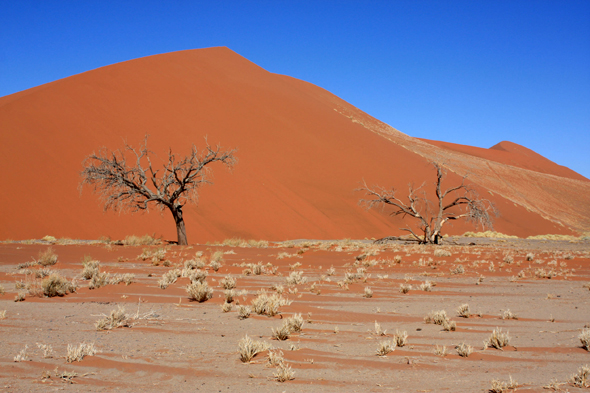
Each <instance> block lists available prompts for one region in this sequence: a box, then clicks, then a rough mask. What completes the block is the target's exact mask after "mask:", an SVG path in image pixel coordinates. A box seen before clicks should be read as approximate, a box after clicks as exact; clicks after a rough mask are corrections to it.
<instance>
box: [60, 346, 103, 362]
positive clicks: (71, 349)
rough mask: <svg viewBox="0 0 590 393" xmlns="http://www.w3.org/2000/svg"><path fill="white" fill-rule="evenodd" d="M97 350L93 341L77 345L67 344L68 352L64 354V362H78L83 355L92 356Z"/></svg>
mask: <svg viewBox="0 0 590 393" xmlns="http://www.w3.org/2000/svg"><path fill="white" fill-rule="evenodd" d="M97 352H98V350H97V349H96V348H95V347H94V343H90V344H86V343H81V344H80V345H78V346H77V347H76V346H75V345H72V344H68V353H67V355H66V362H68V363H72V362H80V361H82V359H84V357H85V356H94V355H95V354H96V353H97Z"/></svg>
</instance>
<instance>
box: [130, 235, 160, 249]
mask: <svg viewBox="0 0 590 393" xmlns="http://www.w3.org/2000/svg"><path fill="white" fill-rule="evenodd" d="M156 244H160V240H159V239H156V238H155V237H154V236H150V235H143V236H136V235H130V236H126V237H125V240H123V245H125V246H153V245H156Z"/></svg>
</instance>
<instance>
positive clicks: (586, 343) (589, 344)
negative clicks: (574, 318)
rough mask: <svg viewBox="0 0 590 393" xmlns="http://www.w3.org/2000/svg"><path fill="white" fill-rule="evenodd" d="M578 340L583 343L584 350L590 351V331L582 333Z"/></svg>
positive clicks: (586, 330) (585, 330)
mask: <svg viewBox="0 0 590 393" xmlns="http://www.w3.org/2000/svg"><path fill="white" fill-rule="evenodd" d="M578 338H579V339H580V342H581V343H582V348H584V349H585V350H586V351H590V329H584V330H582V333H580V335H579V336H578Z"/></svg>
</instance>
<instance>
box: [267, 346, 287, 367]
mask: <svg viewBox="0 0 590 393" xmlns="http://www.w3.org/2000/svg"><path fill="white" fill-rule="evenodd" d="M283 356H284V353H283V351H280V350H276V351H268V365H269V366H271V367H275V366H278V365H279V364H282V363H284V362H285V359H284V358H283Z"/></svg>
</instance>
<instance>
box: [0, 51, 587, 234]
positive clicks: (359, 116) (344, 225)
mask: <svg viewBox="0 0 590 393" xmlns="http://www.w3.org/2000/svg"><path fill="white" fill-rule="evenodd" d="M0 124H1V128H0V168H1V169H2V170H1V171H0V182H1V183H0V184H2V185H3V189H2V192H1V193H0V222H2V225H1V226H0V239H7V238H11V239H22V238H38V237H41V236H44V235H47V234H51V235H53V236H57V237H71V238H98V237H99V236H112V237H114V238H121V237H124V236H125V235H128V234H143V233H155V234H157V235H162V236H164V237H165V238H167V239H175V228H174V223H173V220H172V218H171V216H170V213H169V212H163V213H160V212H159V211H157V210H152V211H151V212H150V213H149V214H135V215H131V214H117V213H111V212H108V213H104V212H103V210H102V206H101V205H100V203H99V200H98V197H97V196H96V195H94V194H92V193H91V191H90V189H87V188H85V189H83V190H82V193H80V191H79V188H78V185H79V181H80V177H79V173H80V171H81V169H82V161H83V159H84V157H86V156H87V155H88V154H90V153H92V152H93V151H96V150H98V149H99V148H100V147H101V146H106V147H108V148H110V149H116V148H119V147H121V146H122V144H123V141H124V140H126V141H127V142H128V143H129V144H131V145H138V144H139V142H140V141H141V140H142V138H143V136H144V135H145V134H149V135H150V138H149V147H150V148H151V150H153V151H154V152H156V153H157V154H159V156H160V157H164V156H165V153H166V151H167V150H168V148H171V149H172V150H173V151H175V152H179V153H185V152H188V150H189V148H190V146H191V144H193V143H194V144H196V145H197V146H204V143H205V141H204V137H205V136H208V141H209V142H210V143H211V144H217V143H219V144H221V145H222V146H224V147H236V148H238V149H239V150H238V152H237V156H238V158H239V163H238V164H237V166H236V167H235V170H234V171H233V173H228V172H227V171H226V170H225V169H223V168H222V167H213V173H214V177H213V181H214V183H215V184H214V185H212V186H206V187H204V188H203V189H202V191H201V198H200V200H199V204H198V205H188V206H187V207H186V208H185V218H186V224H187V233H188V237H189V242H204V241H210V240H221V239H224V238H228V237H243V238H264V239H269V240H281V239H289V238H321V239H329V238H344V237H350V238H364V237H382V236H387V235H392V234H401V233H402V232H400V231H399V227H400V226H402V225H403V224H402V222H401V220H400V219H395V220H393V219H391V217H389V216H388V215H387V211H384V212H382V211H366V210H364V209H363V208H362V207H361V206H359V205H358V200H359V198H361V197H362V193H359V192H356V191H355V189H356V188H358V187H359V186H360V182H361V181H362V180H363V179H364V180H366V181H367V183H368V184H371V185H372V184H380V185H384V186H394V187H396V188H399V190H400V191H399V192H400V193H402V195H405V193H406V190H407V185H408V183H410V182H413V183H415V184H421V183H422V182H424V181H427V182H429V183H431V182H432V181H433V180H434V172H433V170H432V168H431V167H430V166H429V162H430V161H431V160H432V159H433V158H436V155H437V154H440V155H441V156H447V155H449V154H448V152H450V150H448V148H447V147H445V146H437V145H436V144H430V143H426V142H423V141H420V140H418V139H415V138H411V137H409V136H407V135H405V134H403V133H401V132H399V131H396V130H394V129H392V128H391V127H388V126H386V125H384V124H383V123H380V122H379V121H378V120H376V119H373V118H372V117H370V116H368V115H367V114H365V113H363V112H361V111H359V110H358V109H356V108H354V107H352V106H351V105H350V104H348V103H346V102H344V101H343V100H341V99H339V98H338V97H335V96H334V95H332V94H331V93H329V92H327V91H325V90H323V89H321V88H319V87H317V86H314V85H312V84H309V83H306V82H303V81H300V80H297V79H294V78H290V77H287V76H283V75H277V74H273V73H270V72H268V71H266V70H264V69H262V68H260V67H258V66H257V65H255V64H253V63H252V62H250V61H248V60H246V59H245V58H243V57H241V56H240V55H238V54H236V53H235V52H233V51H231V50H229V49H227V48H209V49H199V50H189V51H182V52H174V53H168V54H163V55H156V56H150V57H146V58H141V59H136V60H132V61H127V62H124V63H119V64H114V65H111V66H107V67H102V68H99V69H96V70H92V71H89V72H85V73H82V74H79V75H74V76H71V77H68V78H65V79H62V80H58V81H55V82H52V83H49V84H46V85H42V86H38V87H36V88H33V89H29V90H26V91H22V92H19V93H16V94H12V95H10V96H6V97H1V98H0ZM504 144H506V143H505V142H503V144H501V147H502V146H504ZM504 149H505V150H506V148H504ZM495 150H498V149H495ZM496 153H504V152H503V151H499V150H498V151H497V152H496ZM461 154H462V155H465V154H464V153H461ZM510 154H520V153H518V152H516V153H510ZM465 156H467V155H465ZM461 157H462V156H461ZM469 157H470V159H473V160H476V161H477V165H475V168H476V169H477V168H480V169H481V168H483V169H481V170H477V171H475V172H473V174H472V175H471V177H470V179H471V180H472V181H473V182H474V183H476V185H477V187H478V188H479V192H480V194H482V195H485V197H487V198H490V199H492V200H493V201H494V202H495V203H496V205H497V207H498V209H499V210H500V212H501V216H500V217H499V218H498V219H497V221H496V229H497V230H499V231H502V232H505V233H511V234H516V235H519V236H526V235H532V234H539V233H570V232H571V230H572V229H574V230H580V229H585V228H588V227H590V224H589V223H588V216H589V214H588V211H587V209H588V206H590V203H589V200H588V196H587V195H589V192H590V190H589V188H590V182H588V181H587V180H585V179H583V178H581V176H579V175H577V174H575V173H574V172H572V171H569V170H567V168H562V167H559V166H557V165H555V164H553V166H551V165H549V164H547V165H548V167H551V168H553V169H551V170H540V169H539V168H536V170H537V171H531V170H530V169H533V170H535V168H529V167H527V166H525V165H516V164H515V163H513V162H508V163H506V162H504V161H502V162H501V163H498V162H497V160H494V159H493V157H482V156H477V155H473V154H472V155H469ZM541 158H542V157H541ZM461 160H463V158H461ZM461 160H455V161H461ZM455 161H453V160H445V162H447V163H448V165H447V166H448V167H449V168H450V170H451V171H450V172H449V175H448V179H447V181H448V184H454V183H456V182H458V181H460V176H462V175H463V174H464V173H463V172H462V169H461V166H460V165H455V164H456V163H455ZM490 163H496V164H497V165H502V168H504V169H502V170H503V171H505V172H506V173H504V172H502V173H503V174H502V175H501V176H500V177H498V175H497V173H499V172H497V171H496V172H494V173H495V174H494V175H493V179H492V180H493V181H492V180H489V179H488V177H489V176H488V175H489V174H486V173H485V172H486V170H488V169H489V170H491V169H490V168H492V167H491V166H490ZM508 164H509V165H508ZM551 164H552V163H551ZM511 165H516V166H511ZM543 165H545V164H543ZM517 167H520V168H517ZM485 168H488V169H485ZM506 168H507V169H506ZM511 168H516V169H515V170H517V172H514V171H513V172H510V170H511ZM522 168H524V169H522ZM543 168H545V167H543ZM559 168H562V169H561V170H562V172H556V171H558V170H559ZM518 171H526V172H523V173H526V174H527V176H541V177H540V178H539V179H541V180H539V179H537V181H540V183H538V187H539V188H542V189H543V190H542V192H541V193H540V194H538V195H537V193H538V192H537V190H530V193H529V194H527V195H522V190H518V191H517V192H516V194H518V195H517V196H516V197H515V196H514V195H511V194H510V187H506V186H505V182H504V183H502V182H503V181H504V180H503V179H509V178H510V176H521V173H520V172H518ZM453 172H457V173H458V174H459V176H458V175H456V174H455V173H453ZM500 172H501V171H500ZM530 173H533V175H530ZM515 174H516V175H515ZM576 176H577V177H576ZM494 179H495V180H494ZM498 179H500V180H498ZM547 179H548V180H547ZM510 181H512V180H510ZM544 181H547V184H548V186H547V187H545V186H544V184H545V183H543V182H544ZM568 182H569V183H568ZM572 182H573V183H572ZM500 183H501V184H500ZM561 184H563V187H561ZM572 184H573V187H574V189H575V190H574V194H575V193H578V194H579V198H581V199H580V201H581V202H583V203H585V206H583V207H579V206H578V207H569V210H568V208H567V206H565V205H566V204H567V201H563V199H564V198H563V195H562V193H566V189H568V187H569V188H571V187H572ZM560 187H561V188H560ZM488 190H490V191H491V192H489V191H488ZM583 192H586V193H585V195H583ZM578 194H576V195H578ZM519 198H520V199H519ZM551 198H552V199H551ZM549 199H551V203H556V204H557V206H556V208H555V209H554V210H555V211H561V212H562V213H560V214H561V215H559V216H555V215H554V214H553V213H551V212H549V213H547V212H546V211H545V210H546V209H545V207H544V206H545V205H543V203H547V201H548V200H549ZM566 199H567V198H566ZM523 200H524V202H523ZM537 200H539V201H541V202H542V203H541V202H538V201H537ZM543 201H545V202H543ZM562 205H564V206H562ZM538 206H541V208H538ZM544 209H545V210H544ZM584 220H585V221H584ZM471 229H472V227H470V226H468V225H465V224H455V225H454V226H453V227H449V228H448V232H450V233H462V232H464V231H465V230H471Z"/></svg>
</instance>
